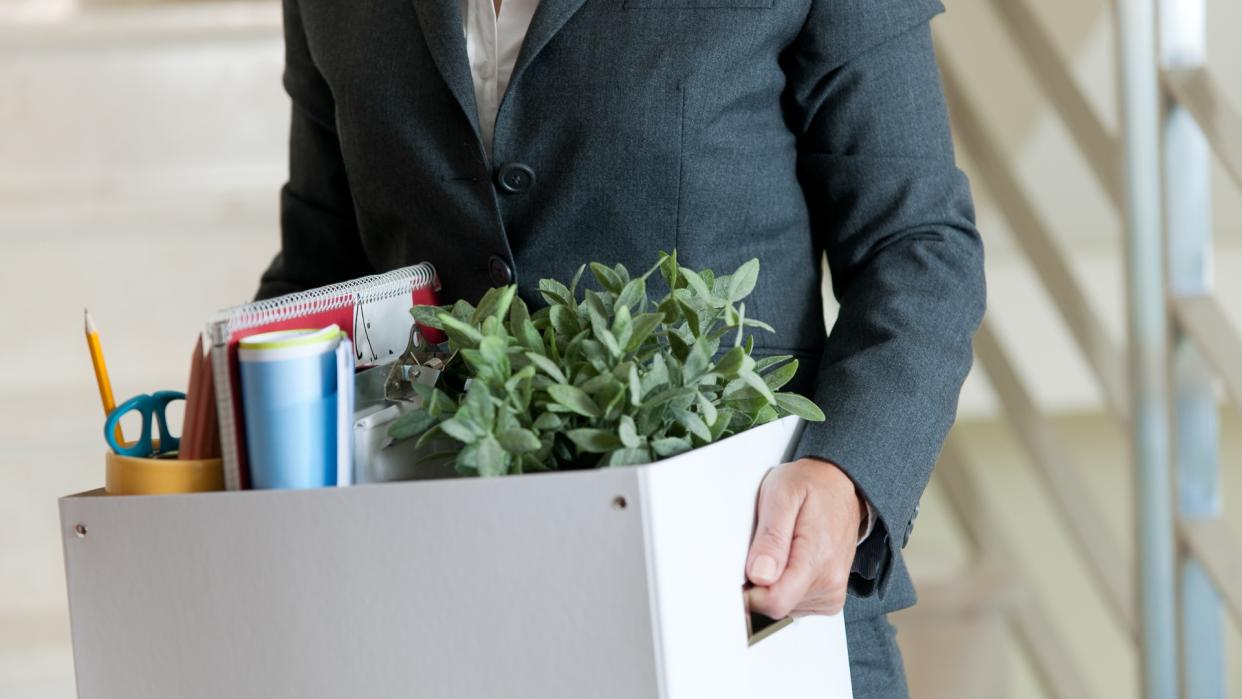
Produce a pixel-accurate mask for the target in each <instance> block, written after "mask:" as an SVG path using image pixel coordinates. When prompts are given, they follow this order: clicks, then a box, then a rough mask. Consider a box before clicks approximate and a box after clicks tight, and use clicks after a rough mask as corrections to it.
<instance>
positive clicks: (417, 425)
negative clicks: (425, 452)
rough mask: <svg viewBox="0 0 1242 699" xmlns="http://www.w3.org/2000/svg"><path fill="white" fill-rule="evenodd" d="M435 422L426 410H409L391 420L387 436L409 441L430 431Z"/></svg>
mask: <svg viewBox="0 0 1242 699" xmlns="http://www.w3.org/2000/svg"><path fill="white" fill-rule="evenodd" d="M436 422H437V420H436V419H435V418H434V417H432V416H431V414H430V413H428V412H427V411H426V410H411V411H410V412H408V413H406V414H404V415H402V416H401V417H399V418H397V419H396V420H393V422H392V424H391V425H389V426H388V436H389V437H392V438H393V439H409V438H410V437H416V436H418V435H421V434H422V433H424V432H426V431H427V430H429V429H431V426H432V425H434V424H436Z"/></svg>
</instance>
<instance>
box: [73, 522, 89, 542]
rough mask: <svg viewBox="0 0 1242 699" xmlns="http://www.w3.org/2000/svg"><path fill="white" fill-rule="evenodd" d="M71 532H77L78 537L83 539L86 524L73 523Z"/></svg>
mask: <svg viewBox="0 0 1242 699" xmlns="http://www.w3.org/2000/svg"><path fill="white" fill-rule="evenodd" d="M73 533H74V534H77V535H78V538H79V539H85V538H86V525H85V524H77V525H75V526H74V527H73Z"/></svg>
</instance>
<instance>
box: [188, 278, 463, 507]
mask: <svg viewBox="0 0 1242 699" xmlns="http://www.w3.org/2000/svg"><path fill="white" fill-rule="evenodd" d="M439 289H440V284H439V280H438V279H437V277H436V271H435V268H434V267H432V266H431V264H430V263H427V262H423V263H421V264H417V265H414V266H411V267H404V268H402V269H398V270H394V271H392V272H386V273H384V274H377V275H375V276H371V277H363V278H362V279H356V280H354V281H349V282H342V283H340V284H333V285H331V286H325V287H322V288H319V289H313V290H311V291H303V292H299V293H295V294H288V295H286V296H281V297H279V298H274V299H268V300H266V301H258V302H255V303H250V304H246V305H244V306H238V307H236V308H230V309H227V310H224V311H220V312H219V313H217V314H216V315H215V316H214V317H212V319H211V321H210V322H209V323H208V325H207V337H208V338H209V339H210V341H211V345H212V347H211V366H212V376H213V379H214V383H215V386H216V411H217V413H218V414H219V417H220V450H221V456H222V457H223V459H224V483H225V487H226V488H227V489H229V490H244V489H245V488H247V487H248V486H249V474H248V469H247V465H246V434H245V432H246V430H245V419H244V415H243V413H242V401H241V372H240V368H239V365H238V360H237V344H238V342H240V341H241V340H242V338H245V337H249V336H251V335H256V334H258V333H265V332H272V331H276V330H292V329H297V328H322V327H327V326H329V325H332V324H333V323H335V324H336V325H338V326H340V327H341V328H342V329H343V330H344V331H345V332H346V334H348V335H349V337H350V339H351V340H352V341H353V351H354V360H355V363H356V364H357V365H358V366H359V367H364V366H370V365H375V364H383V363H385V362H388V361H391V360H394V359H396V358H397V357H399V356H400V355H401V353H402V352H403V351H404V350H405V348H406V345H407V344H408V342H409V339H410V329H411V327H412V326H413V322H414V321H413V318H412V317H411V316H410V308H412V307H413V306H415V305H429V304H435V303H437V298H438V292H439ZM430 339H432V340H433V341H438V338H430Z"/></svg>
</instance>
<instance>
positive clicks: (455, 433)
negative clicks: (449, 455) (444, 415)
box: [439, 417, 478, 444]
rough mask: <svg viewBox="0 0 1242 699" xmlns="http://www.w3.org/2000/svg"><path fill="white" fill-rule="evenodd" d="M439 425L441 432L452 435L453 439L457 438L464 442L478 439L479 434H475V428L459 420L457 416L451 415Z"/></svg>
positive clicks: (469, 442)
mask: <svg viewBox="0 0 1242 699" xmlns="http://www.w3.org/2000/svg"><path fill="white" fill-rule="evenodd" d="M439 427H440V431H441V432H443V433H444V434H446V435H448V436H450V437H452V438H453V439H456V440H457V441H459V442H461V443H462V444H473V443H474V441H475V440H476V439H478V436H477V435H475V433H474V430H472V429H470V428H469V427H467V426H466V423H464V422H462V421H461V420H458V419H457V418H453V417H451V418H449V419H447V420H445V421H444V422H441V423H440V425H439Z"/></svg>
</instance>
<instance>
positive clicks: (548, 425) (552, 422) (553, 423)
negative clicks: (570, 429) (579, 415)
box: [534, 413, 565, 432]
mask: <svg viewBox="0 0 1242 699" xmlns="http://www.w3.org/2000/svg"><path fill="white" fill-rule="evenodd" d="M564 424H565V422H564V420H561V417H560V416H559V415H557V414H555V413H543V414H542V415H540V416H539V417H537V418H535V422H534V427H535V429H537V430H540V431H543V432H553V431H555V430H559V429H561V425H564Z"/></svg>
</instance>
